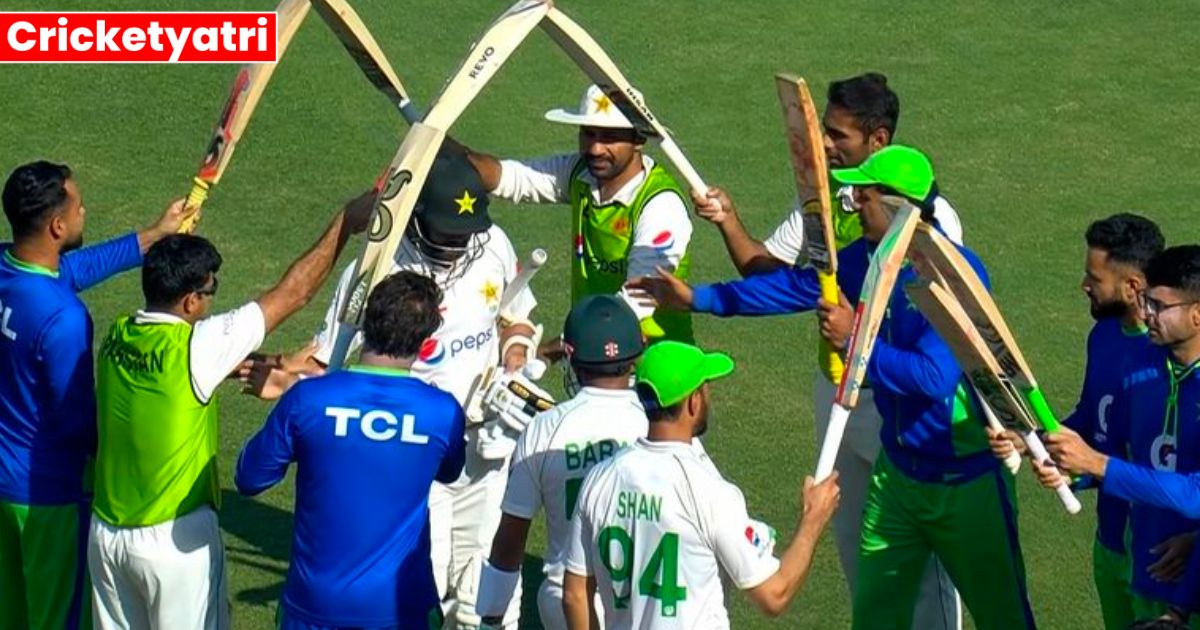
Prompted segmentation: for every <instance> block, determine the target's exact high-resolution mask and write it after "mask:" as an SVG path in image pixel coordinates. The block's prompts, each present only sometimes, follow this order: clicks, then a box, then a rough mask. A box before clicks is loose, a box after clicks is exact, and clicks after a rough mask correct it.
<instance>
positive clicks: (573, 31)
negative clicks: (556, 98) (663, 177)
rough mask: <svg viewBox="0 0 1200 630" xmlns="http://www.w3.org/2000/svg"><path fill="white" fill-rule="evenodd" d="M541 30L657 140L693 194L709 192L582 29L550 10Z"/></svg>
mask: <svg viewBox="0 0 1200 630" xmlns="http://www.w3.org/2000/svg"><path fill="white" fill-rule="evenodd" d="M542 30H543V31H545V32H546V34H547V35H549V36H550V39H552V40H554V43H556V44H558V47H559V48H561V49H562V50H563V52H565V53H566V54H567V56H568V57H570V58H571V60H572V61H574V62H575V65H577V66H579V68H580V69H581V70H583V72H584V74H586V75H587V76H588V78H590V79H591V80H592V82H593V83H595V84H596V85H597V86H599V87H600V89H601V91H603V92H604V93H605V94H607V95H608V97H609V98H610V99H612V102H613V104H614V105H616V106H617V108H618V109H620V110H621V113H622V114H624V115H625V117H626V118H628V119H629V121H630V122H631V123H633V125H634V127H635V128H637V130H638V131H639V132H641V133H642V134H643V135H646V136H649V137H657V138H658V139H659V147H660V148H661V149H662V151H663V153H664V154H666V156H667V159H668V160H670V161H671V164H673V165H674V166H675V169H676V170H677V171H679V174H680V175H682V176H683V179H684V180H686V181H687V183H688V186H691V188H692V190H693V191H695V192H697V193H698V194H700V195H704V194H706V193H707V192H708V184H705V183H704V180H703V179H702V178H701V177H700V173H698V172H697V171H696V167H694V166H692V163H691V162H690V161H688V159H687V156H686V155H684V154H683V150H682V149H680V148H679V145H678V144H676V143H675V139H674V138H673V137H672V136H671V133H670V131H668V130H667V128H666V127H665V126H663V124H662V123H660V122H659V121H658V118H657V117H655V115H654V112H652V111H650V108H649V107H647V106H646V103H645V102H644V101H642V100H641V99H640V98H638V96H637V94H636V93H635V92H634V91H633V85H632V84H630V83H629V80H628V79H626V78H625V75H624V74H622V73H621V70H620V68H618V67H617V64H616V63H614V62H613V60H612V58H610V57H609V56H608V53H606V52H604V49H603V48H601V47H600V44H599V43H597V42H596V40H595V39H593V38H592V36H591V35H590V34H588V32H587V31H586V30H584V29H583V27H582V26H580V25H579V24H577V23H575V21H574V20H572V19H571V18H569V17H567V16H566V14H564V13H563V12H562V11H559V10H558V9H557V8H552V9H550V11H549V13H547V14H546V19H545V21H543V22H542Z"/></svg>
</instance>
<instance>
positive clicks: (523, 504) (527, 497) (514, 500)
mask: <svg viewBox="0 0 1200 630" xmlns="http://www.w3.org/2000/svg"><path fill="white" fill-rule="evenodd" d="M533 422H534V423H535V425H536V423H537V422H538V420H537V419H536V418H535V419H534V420H533ZM535 433H538V431H537V430H536V426H530V427H529V428H527V429H526V430H525V432H524V433H522V434H521V439H520V440H519V441H518V442H517V448H516V449H515V450H514V451H513V456H512V464H511V465H510V468H509V474H508V487H507V488H505V490H504V502H503V503H501V505H500V509H501V510H502V511H503V512H504V513H505V514H510V515H512V516H516V517H518V518H523V519H526V520H532V519H533V517H534V516H537V513H538V511H539V510H541V509H542V484H541V480H540V478H539V475H538V469H539V468H541V466H539V465H538V462H540V461H542V458H543V457H544V456H545V454H544V453H538V447H537V438H536V436H535V435H534V434H535Z"/></svg>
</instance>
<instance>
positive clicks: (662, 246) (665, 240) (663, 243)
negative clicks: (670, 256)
mask: <svg viewBox="0 0 1200 630" xmlns="http://www.w3.org/2000/svg"><path fill="white" fill-rule="evenodd" d="M651 244H652V245H653V246H654V249H655V250H657V251H658V253H660V254H665V253H667V252H669V251H671V248H672V247H675V235H674V234H672V233H671V231H670V230H663V231H662V232H659V233H658V236H655V237H654V240H653V241H651Z"/></svg>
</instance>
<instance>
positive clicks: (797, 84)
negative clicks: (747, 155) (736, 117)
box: [775, 73, 845, 383]
mask: <svg viewBox="0 0 1200 630" xmlns="http://www.w3.org/2000/svg"><path fill="white" fill-rule="evenodd" d="M775 89H776V91H777V92H778V94H779V104H780V105H781V106H782V107H783V121H784V124H785V125H786V126H787V131H788V148H789V149H790V150H791V157H792V172H793V173H795V176H796V195H797V198H798V200H799V201H800V204H801V208H803V213H802V216H803V220H804V223H803V224H804V251H805V256H806V258H808V263H809V264H810V265H812V266H813V268H815V269H816V270H817V278H818V279H819V281H820V283H821V299H823V300H825V301H826V302H829V303H832V304H837V301H838V285H837V243H836V241H835V240H834V238H833V205H832V201H831V196H830V192H829V171H828V170H827V169H828V166H827V163H826V160H825V142H824V138H823V137H822V134H821V118H820V116H818V115H817V108H816V106H815V105H813V100H812V95H811V94H809V92H808V84H806V83H805V82H804V79H802V78H800V77H797V76H794V75H790V74H782V73H781V74H776V75H775ZM821 366H822V368H823V369H824V370H825V374H826V375H827V376H828V377H829V380H830V381H832V382H834V383H837V382H840V381H841V379H842V371H843V370H845V364H844V363H843V362H842V357H841V355H840V354H838V353H837V351H836V350H834V349H833V347H832V346H830V345H829V343H828V342H827V341H822V343H821Z"/></svg>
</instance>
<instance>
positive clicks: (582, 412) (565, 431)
mask: <svg viewBox="0 0 1200 630" xmlns="http://www.w3.org/2000/svg"><path fill="white" fill-rule="evenodd" d="M647 426H648V421H647V420H646V412H645V411H644V410H643V409H642V405H641V403H640V402H638V397H637V394H636V393H635V392H634V391H633V390H631V389H623V390H615V389H598V388H595V387H584V388H583V389H581V390H580V391H579V394H577V395H576V396H575V397H574V398H572V399H571V400H568V401H566V402H564V403H561V404H559V405H557V406H556V407H554V408H553V409H550V410H548V411H544V412H542V413H540V414H538V415H537V416H536V417H535V418H534V419H533V421H532V422H530V423H529V426H528V427H526V429H525V432H524V433H522V434H521V439H520V440H519V441H518V442H517V449H516V451H515V452H514V453H513V457H512V464H511V472H510V473H509V477H508V488H507V489H506V490H505V492H504V502H503V503H502V504H501V509H502V510H503V511H504V512H505V513H506V514H511V515H513V516H516V517H519V518H523V519H526V520H533V517H534V516H536V515H537V513H538V511H539V510H541V509H543V508H544V509H545V510H546V529H547V530H548V535H547V539H548V540H547V550H546V556H545V565H544V569H543V570H544V571H545V573H546V576H547V579H548V580H550V581H551V582H552V583H554V584H558V585H559V586H561V585H562V574H563V560H564V558H565V557H566V554H567V546H568V544H569V542H570V536H571V515H572V512H573V511H574V509H575V501H576V498H577V497H578V496H579V489H580V486H582V485H583V479H584V477H585V476H587V473H588V471H590V470H591V469H592V468H594V467H595V466H596V464H599V463H600V462H602V461H605V460H607V459H609V458H611V457H612V456H613V455H615V454H616V453H617V451H618V450H620V449H621V448H623V447H625V446H628V445H630V444H632V443H633V442H634V440H636V439H638V438H640V437H645V435H646V427H647Z"/></svg>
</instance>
